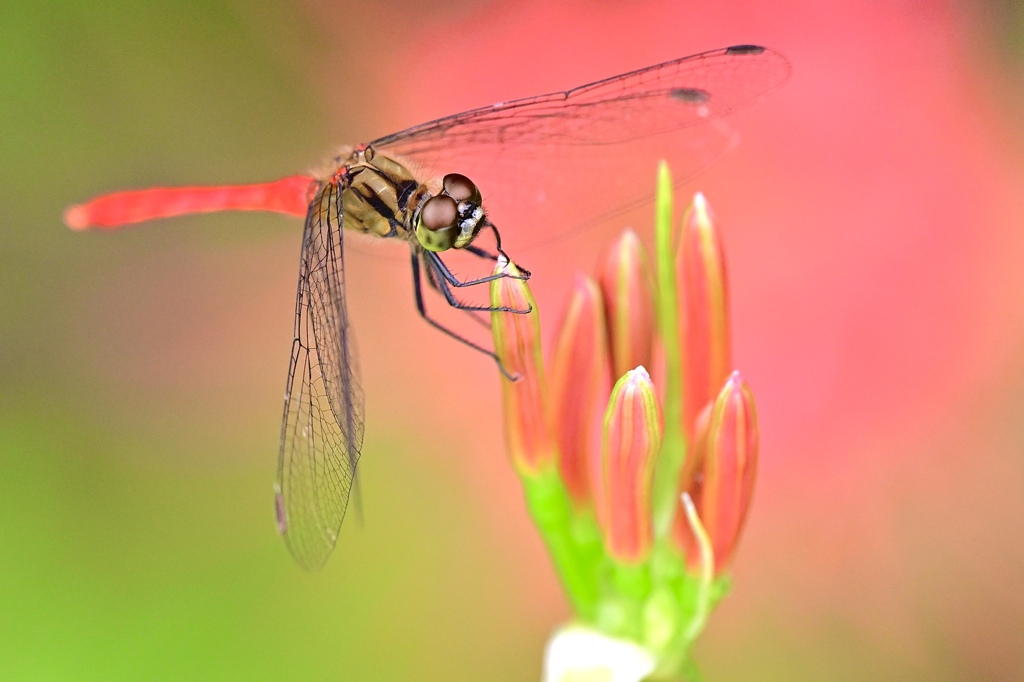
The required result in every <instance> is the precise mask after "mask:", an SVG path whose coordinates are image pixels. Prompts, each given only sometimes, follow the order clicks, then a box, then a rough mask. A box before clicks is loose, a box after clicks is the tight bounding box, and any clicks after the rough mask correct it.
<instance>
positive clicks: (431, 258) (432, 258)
mask: <svg viewBox="0 0 1024 682" xmlns="http://www.w3.org/2000/svg"><path fill="white" fill-rule="evenodd" d="M423 254H424V256H425V258H426V260H427V267H428V268H430V270H431V271H432V272H433V274H434V275H440V276H441V277H440V278H435V279H436V282H437V285H438V286H437V289H438V290H439V291H441V293H444V286H445V285H451V286H453V287H457V288H460V289H461V288H462V287H472V286H476V285H477V284H484V283H485V282H493V281H494V280H496V279H503V278H505V277H511V278H513V279H519V280H525V279H527V277H521V276H517V275H510V274H508V273H507V272H498V273H494V274H491V275H487V276H486V277H478V278H476V279H468V280H466V281H462V280H460V279H459V278H458V277H456V276H455V275H454V274H452V271H451V270H449V269H448V266H447V265H445V264H444V261H443V260H441V256H439V255H438V254H437V253H435V252H433V251H424V252H423ZM445 298H448V302H449V303H451V304H452V306H454V307H456V308H459V307H462V304H461V303H460V304H457V302H453V300H454V299H452V298H449V296H448V294H445ZM467 307H468V308H469V309H471V310H486V311H489V312H497V311H502V312H507V313H528V312H530V310H518V309H514V308H492V307H488V306H479V307H473V306H467Z"/></svg>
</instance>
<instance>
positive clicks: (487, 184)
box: [371, 46, 790, 248]
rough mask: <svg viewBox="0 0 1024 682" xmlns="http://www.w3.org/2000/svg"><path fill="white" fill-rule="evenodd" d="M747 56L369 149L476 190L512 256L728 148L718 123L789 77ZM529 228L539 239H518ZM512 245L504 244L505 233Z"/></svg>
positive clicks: (517, 106) (505, 110)
mask: <svg viewBox="0 0 1024 682" xmlns="http://www.w3.org/2000/svg"><path fill="white" fill-rule="evenodd" d="M789 72H790V67H789V62H788V61H787V60H786V59H785V57H783V56H782V55H780V54H778V53H776V52H773V51H771V50H768V49H765V48H759V47H755V46H737V47H731V48H723V49H719V50H713V51H711V52H704V53H701V54H697V55H692V56H690V57H684V58H682V59H676V60H673V61H670V62H665V63H663V64H658V65H655V66H649V67H647V68H644V69H640V70H637V71H632V72H630V73H626V74H622V75H620V76H614V77H612V78H606V79H604V80H601V81H597V82H595V83H591V84H588V85H583V86H580V87H577V88H573V89H572V90H566V91H563V92H554V93H550V94H547V95H540V96H537V97H527V98H524V99H518V100H512V101H509V102H502V103H499V104H494V105H492V106H489V107H480V108H478V109H472V110H470V111H466V112H462V113H460V114H455V115H452V116H447V117H445V118H441V119H437V120H435V121H431V122H429V123H424V124H422V125H418V126H415V127H413V128H409V129H407V130H404V131H401V132H398V133H395V134H393V135H388V136H386V137H383V138H380V139H379V140H376V141H374V142H373V143H371V144H373V145H374V146H375V147H377V148H378V149H380V150H382V151H387V152H390V153H392V154H395V155H399V156H403V157H406V158H410V159H413V160H414V161H415V162H416V163H417V164H420V165H421V166H422V167H423V170H424V171H425V172H426V173H427V174H432V175H443V174H444V173H449V172H459V173H463V174H465V175H468V176H469V177H471V178H472V179H473V180H474V181H475V182H476V184H477V185H478V186H479V187H480V188H481V191H482V192H483V194H484V200H485V204H486V207H487V211H488V215H489V216H490V218H491V220H492V222H494V223H495V224H496V225H498V227H499V228H500V227H502V226H504V225H515V226H516V227H515V230H516V232H515V239H514V240H510V244H512V246H513V248H522V247H523V245H524V243H525V244H526V245H528V246H536V245H537V242H538V241H540V242H543V241H547V240H548V239H549V238H550V235H551V234H552V231H561V230H567V231H572V229H573V228H579V227H584V226H586V225H589V224H592V223H593V222H594V220H595V219H599V220H600V219H606V218H608V217H611V216H612V215H614V214H616V213H618V212H619V209H623V208H629V207H630V206H632V205H635V204H638V203H642V202H643V201H646V200H648V199H649V198H650V196H652V195H653V190H652V188H653V187H654V173H655V168H656V164H657V162H658V161H659V160H660V159H665V160H666V161H668V162H669V164H670V166H671V168H672V171H673V174H674V176H675V180H676V182H677V184H678V183H681V182H683V181H685V180H687V179H689V178H692V177H693V176H694V175H695V174H697V173H699V172H700V171H701V170H703V169H704V168H706V167H707V166H708V165H709V164H710V163H711V162H713V161H714V160H715V159H717V158H718V157H719V156H720V155H721V154H722V153H723V152H725V151H726V150H727V149H728V148H729V147H730V146H731V145H732V144H734V142H735V141H736V136H735V134H734V133H733V132H732V131H731V129H730V128H729V126H728V125H727V124H726V121H725V119H726V117H727V116H728V115H729V114H731V113H732V112H734V111H735V110H736V109H738V108H740V107H742V106H744V105H746V104H748V103H751V102H753V101H755V100H757V99H760V98H761V97H763V96H764V95H765V94H767V93H768V92H770V91H772V90H774V89H775V88H777V87H779V86H780V85H782V83H784V82H785V80H786V79H787V78H788V77H789ZM526 226H537V227H540V228H542V230H540V232H539V237H540V239H539V240H538V239H537V238H536V236H538V235H535V238H525V237H526V235H522V237H523V238H521V237H520V230H522V229H523V227H526ZM510 237H511V234H510Z"/></svg>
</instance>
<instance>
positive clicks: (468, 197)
mask: <svg viewBox="0 0 1024 682" xmlns="http://www.w3.org/2000/svg"><path fill="white" fill-rule="evenodd" d="M444 191H445V194H447V195H448V196H450V197H451V198H452V199H455V201H472V202H473V203H475V204H479V203H480V190H479V189H477V187H476V185H475V184H473V181H472V180H470V179H469V178H467V177H466V176H465V175H462V174H460V173H449V174H448V175H446V176H444Z"/></svg>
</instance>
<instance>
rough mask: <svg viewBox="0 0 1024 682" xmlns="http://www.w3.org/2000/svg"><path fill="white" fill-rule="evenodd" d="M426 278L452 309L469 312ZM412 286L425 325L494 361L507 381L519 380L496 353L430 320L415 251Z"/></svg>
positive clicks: (429, 276)
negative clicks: (443, 296) (443, 294)
mask: <svg viewBox="0 0 1024 682" xmlns="http://www.w3.org/2000/svg"><path fill="white" fill-rule="evenodd" d="M427 277H428V278H429V280H430V283H431V286H433V287H434V288H436V289H437V290H439V291H442V293H444V292H447V295H446V296H445V298H446V299H448V302H449V303H450V304H451V305H452V307H453V308H458V309H459V310H466V311H467V312H468V311H469V310H470V309H468V308H465V307H462V306H461V305H460V304H459V302H458V301H456V300H455V299H454V297H451V298H449V297H450V296H451V291H450V290H448V289H447V288H446V287H445V288H444V289H442V287H441V286H440V285H439V282H438V281H437V279H436V277H434V276H433V275H432V274H430V271H428V275H427ZM412 285H413V291H414V293H415V296H416V310H417V311H418V312H419V314H420V317H422V318H423V319H424V320H426V321H427V323H429V324H430V326H432V327H434V329H437V330H439V331H442V332H444V333H445V334H447V335H448V336H450V337H452V338H453V339H455V340H456V341H459V342H461V343H463V344H465V345H467V346H469V347H470V348H472V349H473V350H476V351H479V352H481V353H483V354H484V355H486V356H487V357H489V358H491V359H492V360H494V362H495V363H496V364H497V365H498V370H499V371H501V374H502V376H504V377H505V378H506V379H508V380H509V381H516V380H517V379H519V375H518V374H512V373H511V372H509V371H508V370H507V369H506V368H505V365H504V364H502V362H501V359H500V358H499V357H498V354H497V353H495V352H494V351H492V350H488V349H486V348H484V347H483V346H481V345H479V344H476V343H473V342H472V341H470V340H469V339H467V338H466V337H464V336H462V335H461V334H458V333H457V332H455V331H453V330H451V329H449V328H448V327H446V326H444V325H443V324H441V323H440V322H438V321H437V320H435V319H434V318H432V317H431V316H430V314H429V313H427V306H426V303H425V302H424V300H423V281H422V273H421V272H420V259H419V255H418V254H417V253H416V252H415V251H413V253H412Z"/></svg>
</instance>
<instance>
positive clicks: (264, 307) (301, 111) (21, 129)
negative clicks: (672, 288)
mask: <svg viewBox="0 0 1024 682" xmlns="http://www.w3.org/2000/svg"><path fill="white" fill-rule="evenodd" d="M912 5H914V4H913V3H907V4H906V6H904V5H900V6H898V7H884V8H883V7H880V6H878V5H877V4H874V3H868V2H865V3H848V4H847V6H846V7H845V8H844V9H843V10H841V11H840V10H837V9H826V8H825V7H824V6H819V5H818V4H816V3H801V2H795V1H794V2H788V3H785V2H784V3H781V4H780V3H754V2H749V3H729V4H725V5H723V6H722V7H719V8H714V9H712V8H706V7H702V6H699V5H696V4H688V3H678V2H657V3H654V2H641V3H633V2H630V3H626V2H622V3H614V2H606V3H573V2H566V3H561V2H560V3H500V2H499V3H474V2H470V1H469V0H466V1H465V2H463V3H422V2H421V3H402V2H397V1H393V2H380V3H355V2H351V3H326V2H314V1H313V0H305V1H299V2H294V3H288V2H283V1H281V2H272V1H260V2H240V1H236V2H230V1H226V2H183V3H173V4H171V5H167V4H165V3H155V2H99V1H98V2H88V3H86V2H78V3H73V2H68V3H49V2H32V3H29V2H20V1H18V0H9V1H8V2H6V3H5V4H4V5H3V6H2V7H0V141H2V147H0V153H2V159H3V160H2V162H0V173H2V178H0V180H2V182H0V196H2V197H3V200H2V202H0V235H2V241H0V283H2V285H0V471H2V477H0V496H2V497H0V499H2V500H3V506H4V509H5V511H4V512H3V513H2V514H0V678H2V679H12V680H79V679H81V680H88V679H103V680H111V679H125V680H137V679H286V680H288V679H341V680H405V679H416V680H434V679H437V680H459V679H466V680H480V679H490V680H529V679H537V677H538V672H539V669H540V657H541V650H542V647H543V643H544V641H545V639H546V636H547V634H548V633H549V632H550V631H551V629H552V628H553V627H555V626H556V625H557V624H559V623H560V622H562V621H564V620H565V618H566V617H567V615H568V611H567V607H566V604H565V602H564V600H563V599H562V597H561V595H560V592H559V589H558V586H557V584H556V582H555V580H554V578H553V576H552V575H551V572H550V569H549V567H548V564H547V559H546V557H545V555H544V551H543V549H542V548H541V547H540V545H539V541H538V540H537V539H536V538H535V537H534V535H533V533H532V531H531V528H530V526H529V522H528V521H527V519H526V516H525V512H524V510H523V506H522V504H521V501H520V499H519V492H518V488H517V483H516V481H515V479H514V475H513V473H512V471H511V468H510V467H508V466H507V464H506V460H505V455H504V453H503V450H502V444H501V432H500V417H499V403H498V383H497V381H498V379H497V374H496V372H495V371H494V369H493V367H492V366H491V364H490V363H489V361H487V359H486V358H483V357H476V356H475V354H472V353H467V352H466V351H465V349H463V348H461V347H457V346H455V345H454V344H452V343H451V342H450V341H448V340H447V339H444V338H442V337H441V335H439V334H435V333H433V332H431V331H430V330H429V329H427V328H426V326H425V325H423V324H422V323H421V322H420V321H419V320H418V318H417V317H416V313H415V310H414V309H413V306H412V304H411V297H410V295H409V294H410V292H409V289H410V287H409V284H408V277H409V275H408V273H407V266H406V265H405V263H404V262H403V260H402V259H401V258H398V259H392V258H389V257H386V256H384V257H382V256H381V255H380V254H377V253H369V254H366V255H365V257H364V254H361V253H356V254H354V255H352V257H350V259H349V263H348V269H349V284H350V286H351V287H352V291H351V293H350V307H351V310H352V316H353V318H354V320H355V322H356V324H357V329H358V333H359V338H360V349H361V356H362V364H363V373H364V378H365V386H366V392H367V403H368V420H367V440H366V445H365V448H364V455H365V457H364V460H363V465H362V466H361V476H362V481H363V493H364V495H363V501H364V505H363V520H362V522H358V521H356V519H354V518H352V517H350V519H349V521H348V522H347V523H346V525H345V527H344V528H343V531H342V535H341V538H340V539H339V543H338V549H337V551H336V552H335V555H334V556H333V557H332V559H331V561H330V563H329V564H328V566H327V568H326V569H325V570H323V571H321V572H320V573H317V574H306V573H304V572H302V571H301V570H299V569H298V568H297V567H295V565H294V564H293V563H292V560H291V558H290V556H289V555H288V553H287V550H286V549H285V547H284V545H283V543H282V542H281V541H280V539H279V538H278V537H277V534H276V533H275V530H274V523H273V513H272V493H271V483H272V480H273V474H274V466H275V455H276V443H277V438H278V431H279V419H280V409H281V397H282V391H283V387H284V378H285V377H284V373H285V370H286V368H287V353H288V348H289V344H290V341H291V331H292V315H293V307H294V288H295V279H296V273H297V266H298V255H299V254H298V251H299V234H300V229H301V226H300V225H299V223H298V221H295V220H290V219H286V218H283V217H280V216H265V215H255V216H250V215H217V216H207V217H202V218H194V219H192V218H189V219H180V220H176V221H170V222H166V223H161V224H156V225H152V226H147V227H144V228H138V229H132V230H125V231H122V232H115V233H111V234H90V233H83V234H77V233H71V232H70V231H68V230H67V229H65V228H64V227H63V225H62V224H61V222H60V213H61V211H62V210H63V208H64V207H65V206H67V205H68V204H70V203H73V202H76V201H81V200H83V199H85V198H87V197H89V196H92V195H94V194H96V193H99V192H104V191H110V190H113V189H120V188H135V187H146V186H151V185H159V184H193V183H195V184H200V183H224V182H250V181H260V180H267V179H272V178H276V177H280V176H284V175H289V174H292V173H295V172H301V171H304V170H306V169H307V168H310V167H315V166H318V165H319V163H320V161H321V160H322V159H324V158H327V157H329V156H330V155H331V153H332V151H333V149H334V147H335V146H336V145H338V144H342V143H351V142H357V141H361V140H366V139H370V138H372V137H376V136H378V135H381V134H384V133H387V132H391V131H393V130H396V129H399V128H401V127H404V126H407V125H412V124H415V123H418V122H421V121H422V120H427V119H429V118H432V117H436V116H439V115H443V114H446V113H451V112H453V111H457V110H460V109H462V108H467V107H469V106H475V105H481V104H486V103H488V102H490V101H497V100H501V99H508V98H511V97H516V96H524V95H530V94H535V93H536V92H543V91H547V90H550V89H555V88H562V87H566V86H570V85H574V84H576V83H578V82H586V81H587V80H591V79H593V78H598V77H602V76H605V75H609V74H611V73H616V72H619V71H624V70H627V69H630V68H636V67H639V66H643V65H645V64H648V63H654V62H657V61H661V60H664V59H669V58H672V57H676V56H681V55H684V54H689V53H691V52H696V51H699V50H702V49H709V48H713V47H719V46H723V45H728V44H732V43H739V42H759V43H765V44H768V45H771V46H772V47H775V48H777V49H779V50H780V51H782V52H783V53H785V54H787V55H788V56H789V57H790V58H791V59H792V61H793V63H794V78H793V81H792V82H791V84H790V85H789V86H787V89H785V90H783V91H782V92H780V93H778V94H776V95H775V96H774V97H773V99H772V100H770V101H768V102H766V103H764V104H762V105H759V106H758V107H757V108H756V109H755V110H752V111H751V112H749V113H746V114H744V115H743V117H742V118H741V120H740V121H739V122H738V127H739V128H740V129H741V130H742V131H743V132H744V144H743V146H741V148H740V149H739V150H738V151H737V152H736V153H735V154H733V155H732V156H730V157H729V158H727V159H725V160H723V162H722V163H721V164H720V165H719V167H718V168H716V169H715V170H713V171H711V172H710V173H709V174H708V175H707V176H706V177H705V178H704V179H702V181H701V183H700V187H701V188H703V189H704V190H705V191H706V192H707V193H708V195H709V197H710V198H711V201H712V204H713V205H714V206H716V208H717V210H718V212H719V215H720V217H722V218H723V220H724V222H725V223H726V225H727V228H726V241H727V245H728V247H729V251H730V257H731V261H730V265H731V269H732V275H733V278H734V279H733V282H734V287H733V296H734V319H735V321H736V345H737V351H736V361H737V364H738V366H739V367H740V368H741V369H742V370H744V374H745V376H747V378H748V380H750V381H751V383H752V385H753V386H754V390H755V392H756V393H757V396H758V399H759V403H760V406H761V423H762V428H763V429H764V451H763V453H762V456H763V465H762V478H761V483H760V487H759V490H758V493H757V499H756V501H755V511H754V515H753V518H752V520H751V524H750V527H749V529H748V533H747V538H746V543H745V546H743V547H741V550H740V551H739V555H738V559H737V562H736V568H735V574H736V580H737V588H736V591H735V593H734V594H733V596H732V597H731V598H730V599H729V600H727V601H726V603H725V605H724V606H723V608H722V609H721V610H720V612H719V613H718V614H716V616H715V617H714V618H713V620H712V624H711V627H710V628H709V630H708V632H707V634H706V637H705V639H704V640H702V641H701V643H700V645H699V646H698V652H697V654H698V658H699V660H700V662H701V663H702V665H703V667H704V669H705V671H706V673H707V677H708V679H744V680H752V679H764V680H770V679H771V680H776V679H777V680H783V679H784V680H797V679H806V680H817V679H829V680H840V679H842V680H861V679H865V678H871V679H949V680H959V679H993V680H996V679H1000V680H1002V679H1024V672H1022V671H1024V654H1022V653H1021V647H1020V646H1019V644H1020V642H1021V641H1024V627H1022V625H1021V623H1022V622H1024V597H1022V594H1024V592H1022V591H1021V590H1020V589H1019V587H1018V585H1017V581H1018V580H1019V575H1020V572H1021V570H1022V569H1024V542H1022V531H1021V519H1022V518H1024V502H1022V501H1021V500H1022V499H1024V467H1022V461H1021V452H1022V450H1024V448H1022V447H1021V446H1022V444H1024V431H1022V427H1021V423H1022V418H1021V414H1022V407H1024V361H1022V358H1024V356H1022V354H1021V350H1022V349H1024V321H1022V318H1024V306H1021V305H1020V298H1021V296H1020V292H1021V291H1022V290H1024V289H1022V286H1024V276H1022V274H1021V270H1022V268H1021V265H1020V264H1021V263H1022V262H1024V260H1022V256H1024V239H1022V237H1021V235H1022V230H1021V225H1022V224H1024V222H1022V220H1021V219H1022V218H1024V210H1022V207H1021V205H1020V203H1021V202H1020V197H1021V196H1022V194H1021V178H1022V177H1024V173H1021V168H1022V164H1021V159H1022V158H1024V157H1022V155H1021V144H1020V137H1019V130H1018V129H1019V126H1018V125H1016V124H1015V121H1019V120H1020V117H1019V114H1020V113H1021V109H1020V102H1021V86H1020V82H1021V81H1020V79H1019V76H1020V70H1019V65H1018V64H1016V63H1015V62H1014V61H1012V60H1013V59H1014V58H1015V55H1016V54H1017V53H1018V50H1017V49H1015V45H1016V44H1017V43H1016V42H1014V41H1015V40H1018V38H1017V37H1016V36H1017V35H1018V34H1017V33H1016V32H1015V27H1016V26H1018V25H1019V22H1017V20H1016V19H1017V17H1016V15H1014V14H1013V11H1012V10H1013V7H1012V6H1000V5H997V4H989V5H960V4H948V5H946V4H934V5H927V4H919V5H914V6H912ZM992 27H998V29H999V30H998V31H996V30H993V28H992ZM434 76H441V77H448V76H450V77H451V78H450V80H446V81H445V82H443V83H440V84H437V83H435V82H434V81H433V80H431V79H432V77H434ZM643 219H644V218H643V214H641V217H640V218H638V220H643ZM637 224H638V225H642V224H643V223H641V222H638V223H637ZM615 228H617V226H610V227H609V226H606V227H605V229H603V230H602V229H598V230H595V232H594V235H593V238H589V239H588V238H586V237H584V238H583V239H582V240H576V241H574V242H573V243H572V244H571V245H570V246H568V247H566V248H565V249H564V250H561V251H559V252H558V253H554V254H552V253H540V254H537V255H536V256H533V257H531V258H530V259H529V262H528V263H527V265H528V266H529V267H530V268H531V269H533V270H534V272H535V273H550V274H549V275H547V276H544V277H541V278H538V282H537V287H538V290H539V295H540V296H541V301H542V306H546V307H545V308H544V309H545V310H550V313H548V315H547V316H546V317H545V320H547V325H548V329H550V327H551V326H553V325H552V322H553V321H554V320H555V319H556V318H555V313H556V312H557V310H558V307H559V305H560V295H561V294H560V291H561V287H562V286H563V285H564V282H565V281H567V280H568V278H569V277H570V276H571V274H572V271H573V269H575V268H577V267H579V268H590V267H591V265H590V263H591V262H592V257H593V253H594V251H595V250H596V249H597V248H598V247H599V246H600V245H601V241H602V240H603V238H604V236H605V235H607V234H608V233H609V231H610V230H614V229H615ZM548 302H550V303H548Z"/></svg>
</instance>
